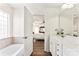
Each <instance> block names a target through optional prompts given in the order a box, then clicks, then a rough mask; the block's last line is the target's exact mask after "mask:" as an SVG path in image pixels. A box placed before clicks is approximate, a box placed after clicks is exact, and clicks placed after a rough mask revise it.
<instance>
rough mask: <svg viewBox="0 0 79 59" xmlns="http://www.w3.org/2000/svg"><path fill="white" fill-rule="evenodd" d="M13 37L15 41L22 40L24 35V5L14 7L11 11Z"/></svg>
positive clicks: (19, 41)
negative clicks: (12, 11)
mask: <svg viewBox="0 0 79 59" xmlns="http://www.w3.org/2000/svg"><path fill="white" fill-rule="evenodd" d="M13 37H15V42H16V43H21V42H23V41H24V40H23V37H24V7H23V8H22V7H21V8H15V9H14V13H13Z"/></svg>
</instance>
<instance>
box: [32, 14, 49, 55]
mask: <svg viewBox="0 0 79 59" xmlns="http://www.w3.org/2000/svg"><path fill="white" fill-rule="evenodd" d="M44 42H45V21H44V17H43V16H42V15H35V16H34V22H33V53H32V56H49V55H50V53H47V52H45V51H44Z"/></svg>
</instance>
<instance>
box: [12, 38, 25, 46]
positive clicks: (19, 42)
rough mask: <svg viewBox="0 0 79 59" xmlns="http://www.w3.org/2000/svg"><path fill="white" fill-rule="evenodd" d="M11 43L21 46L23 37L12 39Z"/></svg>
mask: <svg viewBox="0 0 79 59" xmlns="http://www.w3.org/2000/svg"><path fill="white" fill-rule="evenodd" d="M12 41H13V43H17V44H23V43H24V37H13V39H12Z"/></svg>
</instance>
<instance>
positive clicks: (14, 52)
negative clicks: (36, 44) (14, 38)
mask: <svg viewBox="0 0 79 59" xmlns="http://www.w3.org/2000/svg"><path fill="white" fill-rule="evenodd" d="M23 55H24V44H11V45H9V46H7V47H6V48H3V49H0V56H23Z"/></svg>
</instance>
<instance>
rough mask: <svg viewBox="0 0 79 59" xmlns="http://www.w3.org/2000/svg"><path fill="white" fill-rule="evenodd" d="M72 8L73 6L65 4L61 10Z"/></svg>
mask: <svg viewBox="0 0 79 59" xmlns="http://www.w3.org/2000/svg"><path fill="white" fill-rule="evenodd" d="M72 7H74V5H73V4H67V3H66V4H63V5H62V7H61V8H62V9H68V8H72Z"/></svg>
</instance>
